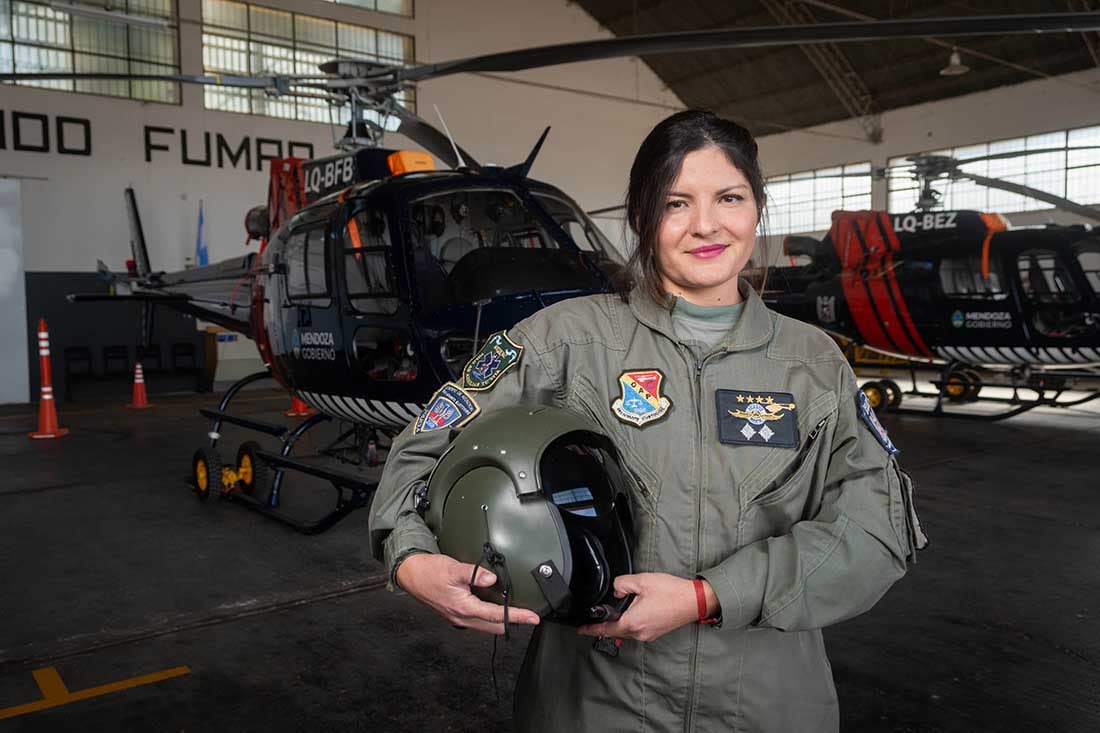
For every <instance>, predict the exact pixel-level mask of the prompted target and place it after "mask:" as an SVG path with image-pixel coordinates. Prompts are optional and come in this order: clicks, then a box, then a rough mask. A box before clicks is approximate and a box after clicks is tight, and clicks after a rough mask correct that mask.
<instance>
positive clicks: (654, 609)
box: [577, 573, 713, 641]
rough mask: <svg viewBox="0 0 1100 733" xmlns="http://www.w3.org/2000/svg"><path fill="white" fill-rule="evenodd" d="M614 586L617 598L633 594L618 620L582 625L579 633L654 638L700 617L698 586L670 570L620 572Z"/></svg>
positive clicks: (639, 638) (642, 639)
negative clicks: (658, 571) (633, 572)
mask: <svg viewBox="0 0 1100 733" xmlns="http://www.w3.org/2000/svg"><path fill="white" fill-rule="evenodd" d="M614 588H615V597H616V598H622V597H624V596H626V595H628V594H630V593H633V594H634V600H633V601H632V602H631V604H630V608H628V609H627V610H626V613H624V614H623V615H622V616H620V617H619V619H618V620H617V621H611V622H606V623H600V624H589V625H587V626H581V627H580V628H578V629H577V633H578V634H584V635H586V636H610V637H615V638H620V639H637V640H638V641H653V640H654V639H658V638H660V637H662V636H664V635H665V634H667V633H668V632H670V631H672V630H673V629H678V628H680V627H681V626H683V625H684V624H690V623H694V622H696V621H698V620H699V606H698V602H697V601H696V598H695V586H694V585H693V583H692V581H690V580H687V579H685V578H678V577H676V576H675V575H669V574H667V573H637V574H635V575H620V576H619V577H617V578H615V586H614ZM711 592H712V593H713V591H711ZM708 595H709V594H708Z"/></svg>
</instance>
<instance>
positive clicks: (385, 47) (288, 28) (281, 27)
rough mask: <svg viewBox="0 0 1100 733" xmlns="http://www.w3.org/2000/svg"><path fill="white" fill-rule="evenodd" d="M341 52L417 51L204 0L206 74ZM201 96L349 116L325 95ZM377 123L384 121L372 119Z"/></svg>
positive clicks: (407, 98)
mask: <svg viewBox="0 0 1100 733" xmlns="http://www.w3.org/2000/svg"><path fill="white" fill-rule="evenodd" d="M0 1H2V0H0ZM131 1H133V0H131ZM377 2H378V3H379V4H387V3H385V2H384V0H377ZM388 5H393V3H392V2H390V3H388ZM339 57H352V58H357V59H364V60H374V61H381V62H382V63H386V64H397V65H401V64H411V63H413V62H414V61H415V58H416V55H415V52H414V49H413V38H412V36H407V35H403V34H400V33H390V32H388V31H383V30H378V29H376V28H370V27H367V26H361V25H354V24H351V23H339V22H337V21H334V20H329V19H327V18H317V17H314V16H311V15H302V14H300V13H290V12H286V11H282V10H275V9H272V8H264V7H261V6H259V5H251V4H248V3H239V2H231V1H230V0H203V3H202V64H203V69H204V70H205V71H206V72H207V73H213V74H219V73H220V74H236V75H243V76H247V75H265V74H266V75H270V74H318V73H320V72H319V71H318V69H317V67H318V65H319V64H322V63H324V62H326V61H331V60H332V59H334V58H339ZM203 94H204V95H205V105H206V108H207V109H217V110H222V111H225V112H242V113H244V114H256V115H266V116H268V117H281V118H284V119H289V120H305V121H307V122H326V123H330V122H340V123H346V122H347V121H348V117H347V115H348V108H347V106H343V107H338V108H337V107H333V106H332V105H330V104H329V103H328V102H326V101H325V100H324V99H314V98H310V97H289V96H284V97H269V96H268V95H267V94H265V93H264V92H263V91H262V90H250V89H231V88H229V87H217V86H208V87H204V89H203ZM395 99H397V101H398V102H400V103H401V104H402V105H404V106H406V107H409V108H410V109H415V106H416V99H415V92H414V91H413V90H411V89H410V90H403V91H401V92H398V94H397V95H395ZM375 122H379V123H382V122H383V121H382V120H381V119H378V118H377V117H376V119H375Z"/></svg>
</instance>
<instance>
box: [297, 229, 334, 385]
mask: <svg viewBox="0 0 1100 733" xmlns="http://www.w3.org/2000/svg"><path fill="white" fill-rule="evenodd" d="M314 222H315V223H311V224H308V225H306V226H304V227H302V228H299V229H295V230H294V231H293V232H291V234H290V237H289V238H288V239H287V242H286V246H285V248H284V262H285V264H286V268H285V278H286V282H285V294H286V300H285V302H284V304H283V336H284V339H285V341H284V343H286V344H287V345H288V346H289V349H288V352H289V353H288V354H287V358H288V359H289V360H290V361H291V362H292V364H293V366H292V368H291V370H290V371H291V374H293V381H294V386H295V387H296V388H297V389H299V390H306V391H310V392H322V393H326V392H328V391H330V390H331V385H332V384H333V383H334V380H339V379H340V377H342V376H344V371H343V369H342V368H341V367H342V366H343V364H344V363H345V362H344V355H343V345H342V341H343V339H342V331H341V327H340V315H339V313H338V312H337V309H336V308H334V307H333V299H332V286H331V284H332V278H331V276H330V272H329V270H330V268H329V264H328V263H329V258H328V243H327V239H328V237H327V226H326V222H327V219H325V218H322V219H321V220H320V221H317V220H314Z"/></svg>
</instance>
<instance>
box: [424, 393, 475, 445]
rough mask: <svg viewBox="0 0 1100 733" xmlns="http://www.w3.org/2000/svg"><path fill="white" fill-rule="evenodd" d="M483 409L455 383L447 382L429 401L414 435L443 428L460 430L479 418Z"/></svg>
mask: <svg viewBox="0 0 1100 733" xmlns="http://www.w3.org/2000/svg"><path fill="white" fill-rule="evenodd" d="M480 412H481V407H480V406H479V405H478V404H477V403H476V402H474V398H473V397H471V396H470V395H468V394H466V393H465V392H464V391H463V390H462V388H461V387H459V386H458V385H457V384H455V383H454V382H447V383H446V384H444V385H443V386H442V387H440V388H439V391H438V392H436V393H435V394H434V395H432V398H431V399H430V400H428V406H427V407H425V408H424V411H423V412H421V413H420V417H418V418H416V427H414V428H413V433H426V432H428V431H429V430H440V429H442V428H460V427H462V426H463V425H465V424H466V423H468V422H470V421H471V420H473V419H474V418H475V417H477V415H478V413H480Z"/></svg>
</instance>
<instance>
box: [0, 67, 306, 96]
mask: <svg viewBox="0 0 1100 733" xmlns="http://www.w3.org/2000/svg"><path fill="white" fill-rule="evenodd" d="M327 79H328V77H326V76H323V75H318V74H314V75H310V76H231V75H223V74H108V73H102V72H62V71H44V72H41V73H33V74H32V73H15V74H0V82H4V81H58V80H59V81H168V82H179V83H182V84H202V85H205V86H222V87H238V88H242V89H262V90H271V89H274V90H276V91H279V92H281V93H286V91H288V90H289V88H290V87H292V86H316V87H321V88H324V84H323V82H324V81H325V80H327Z"/></svg>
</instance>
